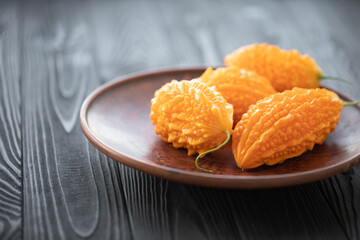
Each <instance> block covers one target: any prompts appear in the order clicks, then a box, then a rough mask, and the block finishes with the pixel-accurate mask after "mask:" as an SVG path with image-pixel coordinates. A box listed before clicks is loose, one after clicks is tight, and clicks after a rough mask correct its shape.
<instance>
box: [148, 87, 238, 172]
mask: <svg viewBox="0 0 360 240" xmlns="http://www.w3.org/2000/svg"><path fill="white" fill-rule="evenodd" d="M150 119H151V120H152V123H153V124H154V125H155V126H156V128H155V133H156V134H159V135H160V136H161V138H162V139H163V140H164V141H165V142H168V143H171V144H172V145H173V146H174V147H175V148H187V150H188V155H189V156H190V155H193V154H194V153H196V152H197V153H199V154H200V155H199V156H200V157H201V156H202V154H206V153H207V152H208V151H209V150H211V151H212V150H213V148H214V147H218V146H222V143H226V142H227V141H228V140H229V138H230V134H231V133H232V126H233V107H232V105H231V104H229V103H227V102H226V100H225V99H224V98H223V97H222V95H221V93H219V92H218V91H216V89H215V87H207V86H206V85H205V84H203V83H201V82H198V81H186V80H183V81H176V80H173V81H171V82H170V83H166V84H165V85H163V86H162V87H161V88H160V89H159V90H157V91H156V92H155V95H154V98H153V99H152V100H151V113H150ZM199 156H198V157H199ZM197 160H198V158H197V159H196V162H195V163H196V166H197V167H198V165H197ZM198 168H199V169H200V170H204V169H201V168H200V167H198Z"/></svg>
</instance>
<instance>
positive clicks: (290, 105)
mask: <svg viewBox="0 0 360 240" xmlns="http://www.w3.org/2000/svg"><path fill="white" fill-rule="evenodd" d="M343 105H344V103H343V102H342V101H341V100H340V99H339V97H338V95H337V94H336V93H334V92H332V91H330V90H326V89H320V88H317V89H302V88H294V89H293V90H287V91H284V92H282V93H276V94H273V95H271V96H268V97H266V98H264V99H262V100H259V101H258V102H257V103H256V104H254V105H251V106H250V107H249V110H248V112H247V113H245V114H244V115H243V117H242V119H241V121H240V122H239V123H238V124H237V125H236V127H235V129H234V132H233V136H232V151H233V154H234V157H235V160H236V163H237V165H238V166H239V167H240V168H242V169H250V168H256V167H258V166H261V165H263V164H266V165H274V164H277V163H282V162H284V161H285V160H286V159H288V158H292V157H296V156H299V155H301V154H302V153H304V152H306V151H307V150H312V149H313V147H314V145H315V144H322V143H323V142H324V141H325V139H326V138H327V136H328V135H329V134H330V132H332V131H334V130H335V127H336V125H337V124H338V122H339V118H340V113H341V110H342V107H343Z"/></svg>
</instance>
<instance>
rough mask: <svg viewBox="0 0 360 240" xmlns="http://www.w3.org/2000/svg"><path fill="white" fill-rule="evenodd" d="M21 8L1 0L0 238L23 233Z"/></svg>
mask: <svg viewBox="0 0 360 240" xmlns="http://www.w3.org/2000/svg"><path fill="white" fill-rule="evenodd" d="M19 20H20V19H19V11H18V9H17V7H16V5H15V4H5V5H4V4H2V3H1V2H0V239H8V238H13V239H18V238H20V237H21V234H22V227H21V220H22V218H21V204H22V181H21V177H22V171H21V170H22V168H21V160H22V158H21V157H22V151H21V140H22V137H21V131H22V129H21V126H22V123H21V103H20V102H21V97H20V65H19V61H20V50H19V41H18V39H19V31H20V28H19Z"/></svg>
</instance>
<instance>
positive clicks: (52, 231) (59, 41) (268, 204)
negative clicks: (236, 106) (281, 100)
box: [0, 0, 360, 239]
mask: <svg viewBox="0 0 360 240" xmlns="http://www.w3.org/2000/svg"><path fill="white" fill-rule="evenodd" d="M359 10H360V2H359V1H335V0H334V1H325V0H321V1H311V0H306V1H300V0H298V1H295V0H290V1H276V0H271V1H265V0H262V1H224V2H222V1H209V0H198V1H190V0H185V1H104V2H102V1H31V2H25V1H17V2H16V1H0V239H21V238H23V239H360V167H359V166H356V167H354V168H353V169H351V170H349V171H347V172H346V173H343V174H339V175H337V176H334V177H332V178H329V179H326V180H322V181H318V182H314V183H310V184H305V185H301V186H295V187H288V188H280V189H268V190H253V191H250V190H226V189H212V188H204V187H196V186H189V185H184V184H180V183H176V182H170V181H167V180H163V179H160V178H156V177H153V176H150V175H147V174H144V173H141V172H139V171H136V170H133V169H131V168H128V167H126V166H124V165H121V164H118V163H116V162H114V161H113V160H111V159H109V158H107V157H106V156H105V155H103V154H101V153H99V152H98V151H97V150H95V148H94V147H93V146H92V145H91V144H89V143H88V142H87V140H86V139H85V137H84V136H83V134H82V132H81V129H80V125H79V122H78V113H79V108H80V105H81V103H82V101H83V99H84V98H85V97H86V96H87V94H88V93H90V92H91V91H92V90H93V89H95V88H96V87H97V86H99V85H101V84H102V83H105V82H107V81H110V80H112V79H113V78H115V77H121V76H124V75H127V74H131V73H135V72H138V71H146V70H155V69H160V68H168V67H183V66H199V65H201V66H208V65H213V66H217V65H221V64H222V59H223V57H224V56H225V55H226V54H228V53H230V52H232V51H233V50H235V49H236V48H238V47H240V46H242V45H247V44H251V43H255V42H260V43H261V42H268V43H270V44H276V45H279V46H280V47H282V48H285V49H290V48H295V49H298V50H299V51H300V52H301V53H308V54H309V55H310V56H311V57H313V58H314V59H316V60H317V62H318V64H319V65H320V67H321V68H322V69H323V71H324V73H325V74H327V75H333V76H341V77H343V78H345V79H348V80H350V81H352V82H353V84H352V85H347V84H344V83H341V82H336V81H330V80H329V81H326V82H324V85H327V86H330V87H335V88H337V89H339V90H340V91H342V92H345V93H346V94H348V95H349V96H351V97H353V98H356V99H360V80H359V78H360V61H359V59H360V48H359V42H360V30H359V29H360V28H359V23H360V14H359Z"/></svg>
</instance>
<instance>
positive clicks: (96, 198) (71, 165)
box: [22, 3, 131, 239]
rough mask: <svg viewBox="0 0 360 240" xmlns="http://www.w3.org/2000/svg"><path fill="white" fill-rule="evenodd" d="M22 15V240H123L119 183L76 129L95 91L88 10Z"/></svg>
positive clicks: (58, 8) (60, 8)
mask: <svg viewBox="0 0 360 240" xmlns="http://www.w3.org/2000/svg"><path fill="white" fill-rule="evenodd" d="M23 7H24V22H23V24H24V38H23V40H24V41H23V46H24V61H23V65H22V67H23V68H22V74H23V84H22V91H23V104H24V105H23V107H24V110H23V113H24V118H23V119H24V126H23V127H24V144H23V147H24V173H23V174H24V199H23V200H24V238H26V239H82V238H90V237H92V238H94V239H99V238H101V239H118V238H120V239H127V238H129V237H130V236H131V232H130V231H129V223H128V220H127V218H128V217H127V212H126V211H123V210H124V209H126V208H125V207H124V204H125V203H124V201H123V194H122V192H121V191H122V190H121V189H122V187H121V186H120V185H121V184H122V183H121V181H120V178H119V176H118V174H117V173H116V172H114V170H113V168H114V167H113V166H114V164H113V162H112V161H108V160H107V159H106V157H104V156H103V155H99V154H98V152H96V151H95V150H94V148H91V147H89V144H88V142H87V141H86V140H85V139H84V138H83V136H82V133H81V130H80V128H79V124H78V112H79V108H80V104H81V102H82V100H83V98H84V97H85V96H86V94H87V93H88V92H89V91H90V90H91V89H93V88H94V87H96V86H97V85H98V84H99V82H98V78H97V72H96V66H95V65H96V63H95V61H94V53H93V51H92V48H91V44H92V37H91V36H92V33H91V32H90V27H89V21H88V19H86V11H87V10H88V9H86V8H83V7H82V6H80V5H77V4H73V5H71V6H70V5H62V4H58V3H53V4H50V5H46V4H35V5H31V4H29V5H25V6H23ZM80 9H81V10H80Z"/></svg>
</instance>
